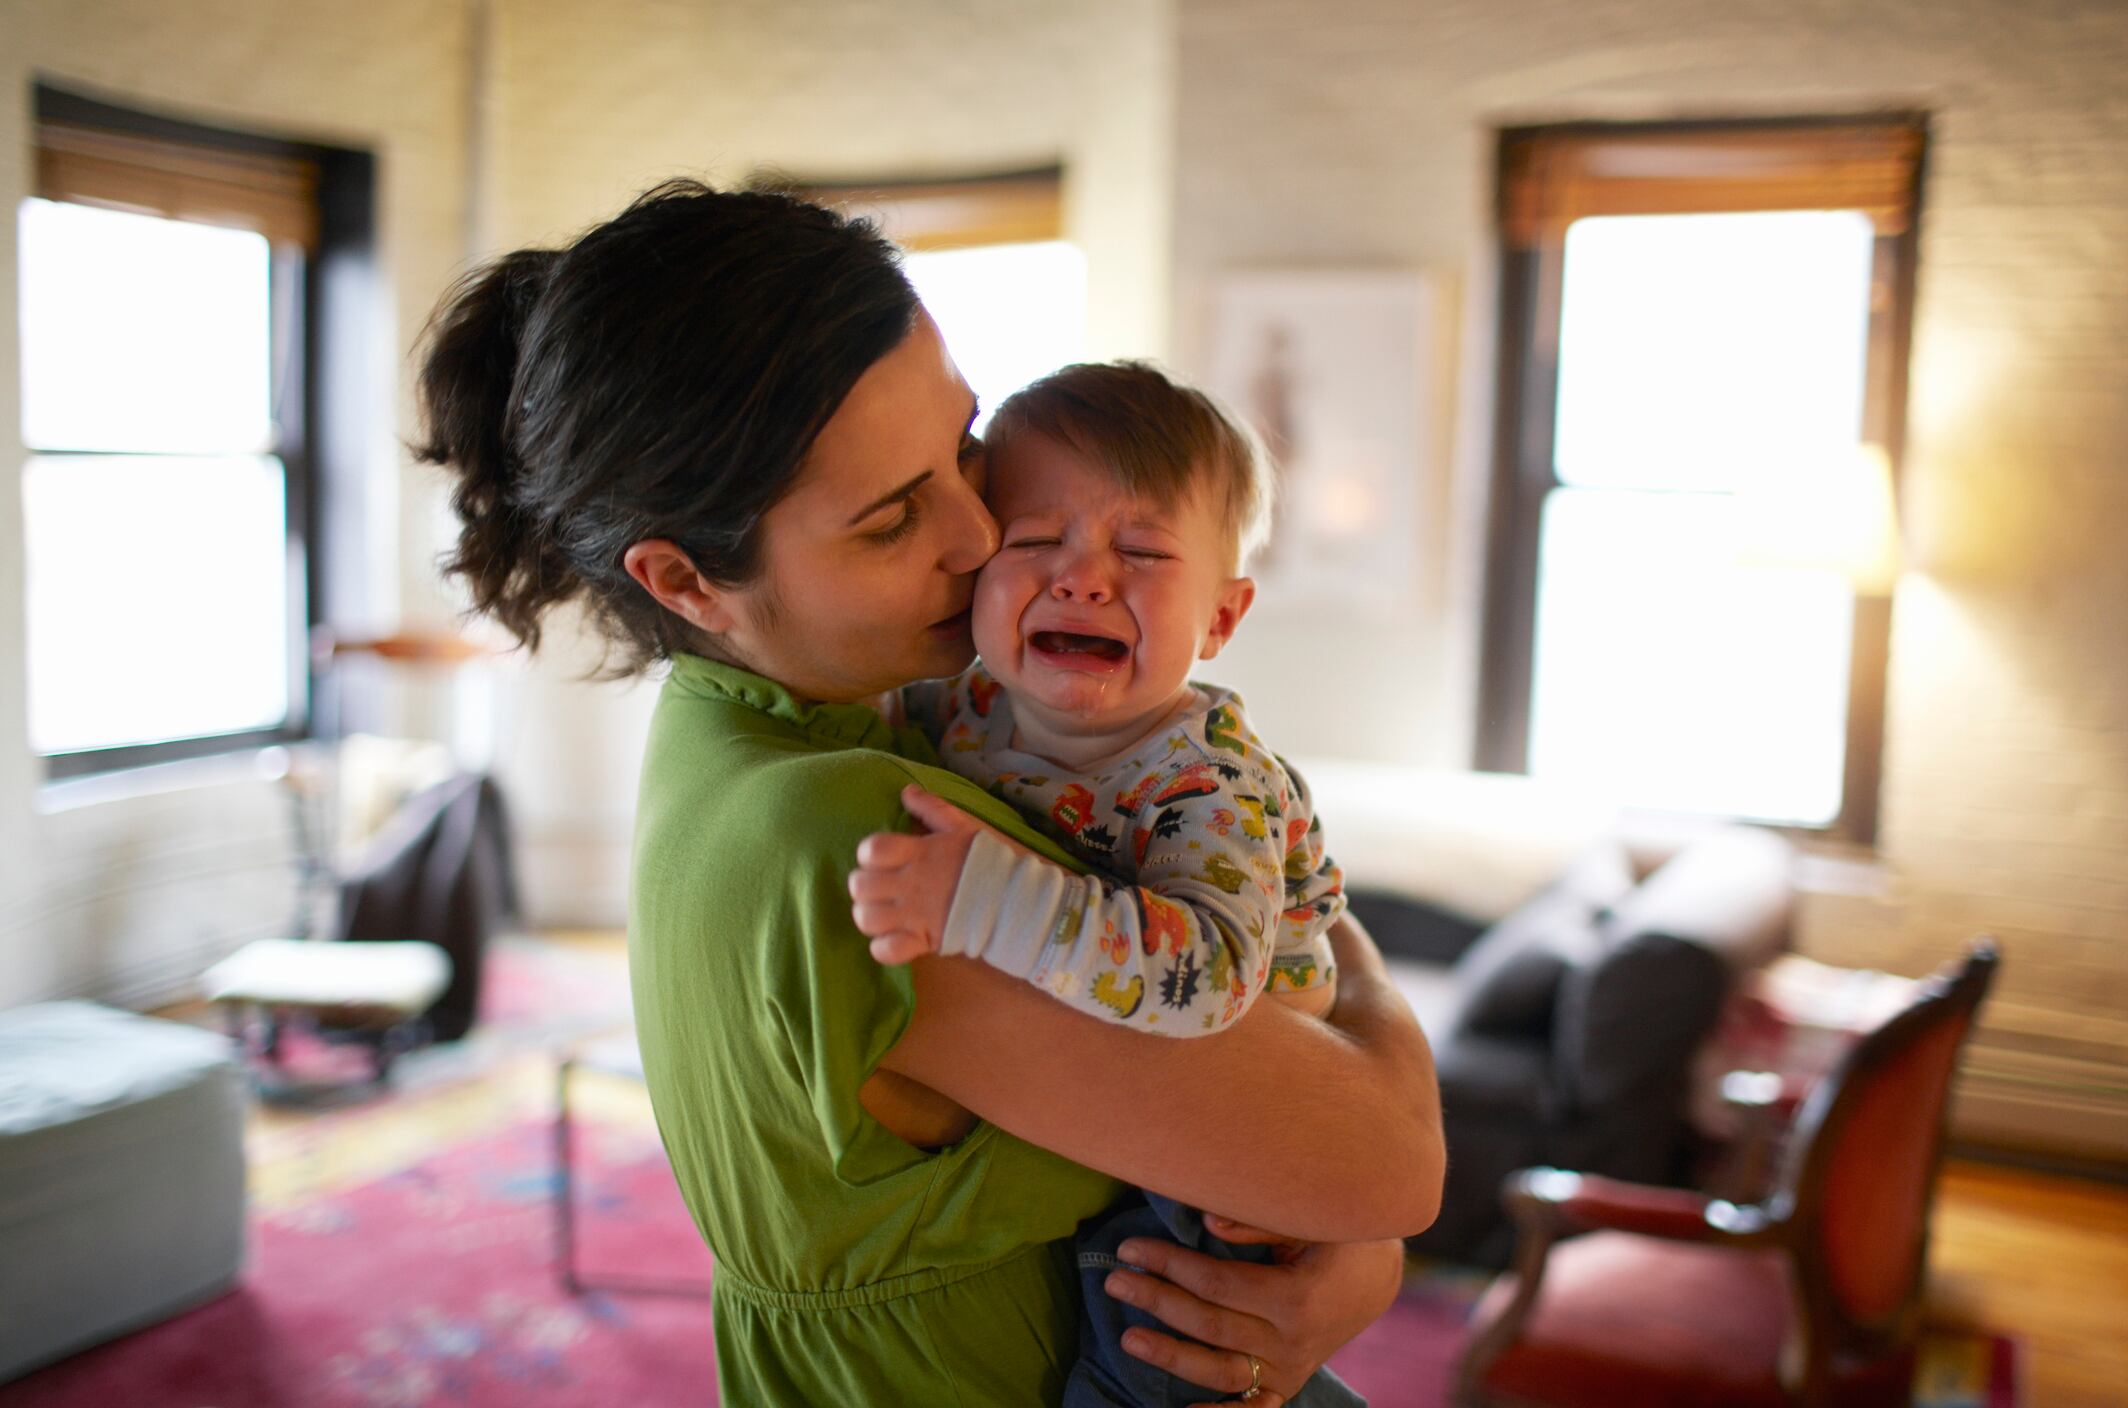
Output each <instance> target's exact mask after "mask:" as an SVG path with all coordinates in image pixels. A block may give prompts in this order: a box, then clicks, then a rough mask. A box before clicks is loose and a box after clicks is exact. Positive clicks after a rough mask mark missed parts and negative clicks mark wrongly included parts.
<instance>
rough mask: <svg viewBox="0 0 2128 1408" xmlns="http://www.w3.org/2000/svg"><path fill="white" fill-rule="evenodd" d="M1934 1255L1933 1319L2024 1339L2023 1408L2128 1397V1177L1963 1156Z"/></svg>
mask: <svg viewBox="0 0 2128 1408" xmlns="http://www.w3.org/2000/svg"><path fill="white" fill-rule="evenodd" d="M1929 1264H1930V1276H1929V1311H1930V1319H1931V1321H1933V1322H1935V1323H1940V1324H1950V1325H1970V1326H1976V1327H1981V1328H1986V1329H1990V1330H1994V1331H1996V1332H1997V1333H2000V1334H2006V1335H2014V1336H2015V1337H2016V1338H2017V1339H2018V1340H2019V1341H2020V1343H2021V1344H2022V1346H2023V1348H2024V1351H2025V1365H2024V1367H2025V1374H2024V1387H2025V1396H2024V1405H2023V1408H2124V1406H2128V1186H2123V1185H2120V1184H2112V1183H2098V1182H2091V1181H2087V1180H2084V1179H2076V1178H2060V1177H2054V1176H2051V1175H2046V1174H2037V1173H2028V1172H2025V1171H2023V1170H2021V1169H2007V1168H1999V1167H1996V1166H1994V1165H1990V1164H1979V1163H1970V1162H1960V1161H1953V1162H1952V1163H1950V1164H1948V1165H1946V1167H1945V1169H1944V1178H1943V1186H1942V1189H1941V1191H1940V1193H1939V1194H1938V1197H1937V1202H1936V1230H1935V1241H1934V1244H1933V1248H1932V1250H1931V1253H1930V1257H1929Z"/></svg>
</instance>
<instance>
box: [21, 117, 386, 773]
mask: <svg viewBox="0 0 2128 1408" xmlns="http://www.w3.org/2000/svg"><path fill="white" fill-rule="evenodd" d="M33 100H34V101H33V107H34V115H35V126H36V141H37V153H36V158H37V166H36V180H35V185H34V188H33V194H35V195H37V196H40V197H43V198H45V199H50V200H67V201H74V202H78V203H82V204H89V205H101V206H105V207H109V208H115V209H123V210H133V211H139V212H144V213H148V214H154V215H161V216H164V217H166V218H171V219H182V220H192V221H197V222H200V223H203V224H215V225H230V226H235V227H238V228H243V229H252V230H256V231H258V232H259V233H261V234H263V235H265V236H266V237H267V238H268V240H269V241H271V242H272V245H273V272H272V278H273V281H274V294H273V297H274V301H275V303H276V304H277V305H278V304H281V303H282V302H283V300H288V301H289V302H291V303H293V304H294V305H295V307H296V308H297V310H298V318H297V319H296V322H297V324H298V326H297V328H296V330H295V336H294V337H293V339H292V340H291V345H287V346H276V348H275V349H274V351H275V357H274V362H275V365H276V367H277V368H279V369H280V370H279V376H280V379H281V383H282V384H281V385H279V386H277V387H276V388H275V396H274V404H275V410H276V427H277V433H276V443H275V446H274V453H275V455H276V456H277V457H278V458H279V459H280V460H281V462H282V464H283V467H284V473H285V486H286V487H285V491H284V492H285V501H286V510H287V527H286V534H287V537H286V541H287V543H288V546H289V548H290V550H291V551H293V552H296V553H298V554H300V555H301V560H302V563H303V596H304V602H303V606H302V609H301V610H298V611H291V612H290V613H289V617H290V619H289V623H288V632H289V640H288V646H289V656H288V658H289V673H290V680H289V683H290V695H289V713H288V715H287V717H286V718H285V719H283V720H282V721H281V722H280V723H279V724H278V725H276V726H273V727H269V728H263V729H252V730H247V731H244V732H241V733H226V734H210V735H203V736H194V737H186V738H175V739H164V740H159V741H157V742H153V743H140V744H127V745H121V746H118V747H111V748H93V749H83V750H79V751H73V752H61V753H47V754H44V755H42V757H43V762H44V766H45V775H46V777H47V779H49V780H51V781H59V780H62V779H67V778H75V777H83V776H88V775H92V774H97V773H105V772H113V771H118V770H120V769H127V768H138V767H147V766H152V765H154V764H158V763H166V762H174V761H177V760H179V759H184V758H196V757H205V756H209V755H213V754H217V753H230V752H240V751H244V750H248V749H254V748H259V747H265V746H270V745H275V744H286V743H292V742H297V741H300V740H303V739H307V738H309V737H311V736H312V731H313V709H312V701H313V700H314V698H315V686H316V677H315V671H314V670H313V668H312V651H311V641H312V638H313V634H314V632H315V630H316V628H317V627H318V625H319V624H320V623H321V622H323V621H326V620H329V619H331V611H332V609H333V607H334V606H335V604H336V603H335V601H334V600H333V597H334V593H335V587H334V585H333V574H332V572H331V571H330V570H329V569H330V567H331V565H332V563H331V558H332V556H333V553H332V550H331V539H332V537H333V534H332V533H331V532H330V531H329V530H328V521H327V515H326V511H325V510H326V505H327V502H328V500H329V499H330V498H331V497H332V495H331V489H332V486H333V484H334V483H336V482H338V483H347V484H352V483H355V482H357V476H359V475H360V474H361V473H362V471H363V468H364V463H363V462H364V459H365V457H366V455H367V449H368V444H369V441H370V431H369V430H368V429H367V427H368V422H369V421H370V420H371V419H372V410H371V406H370V396H369V392H368V386H367V381H368V377H369V374H370V371H369V364H370V363H371V362H373V361H374V357H373V356H372V352H371V347H370V342H371V339H370V338H369V337H368V336H367V333H366V319H365V318H364V317H363V316H362V308H361V306H360V305H361V304H362V302H363V301H364V299H365V298H366V297H367V296H368V295H367V294H364V293H361V292H354V291H352V290H354V289H356V288H360V287H366V286H367V284H368V282H369V280H368V275H369V273H370V272H371V271H373V269H374V267H375V261H376V250H375V246H376V236H375V229H376V196H375V191H376V159H375V157H374V156H373V155H371V154H370V153H368V152H365V151H360V150H355V149H350V148H342V147H331V146H323V145H319V144H316V143H309V142H298V141H289V140H284V139H281V138H277V137H268V136H262V135H259V134H256V133H249V132H240V131H235V130H230V129H224V128H220V127H211V126H206V125H203V124H200V123H196V122H190V121H186V120H182V119H178V118H173V117H167V116H162V115H159V114H154V113H148V112H143V111H139V110H136V109H132V108H128V107H123V106H119V105H117V104H113V103H110V102H106V101H103V100H101V99H98V98H92V97H88V96H86V95H83V94H79V93H74V92H70V91H67V90H64V89H61V88H58V87H54V86H52V85H49V84H46V83H42V82H39V83H36V84H35V85H34V88H33ZM350 276H354V277H350ZM277 336H278V334H277ZM31 453H34V454H38V455H44V456H50V457H53V458H63V457H66V456H69V455H80V456H82V457H84V458H86V457H88V456H90V455H93V454H95V453H97V452H93V451H87V452H84V451H45V450H32V451H31Z"/></svg>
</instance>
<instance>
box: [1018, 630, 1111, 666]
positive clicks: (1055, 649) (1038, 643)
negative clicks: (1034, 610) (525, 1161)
mask: <svg viewBox="0 0 2128 1408" xmlns="http://www.w3.org/2000/svg"><path fill="white" fill-rule="evenodd" d="M1027 643H1028V645H1030V646H1032V647H1033V648H1034V650H1035V653H1036V654H1038V655H1040V656H1042V657H1043V658H1045V659H1047V660H1049V661H1051V662H1052V663H1055V664H1064V665H1070V664H1077V665H1094V664H1114V663H1115V662H1116V661H1119V660H1122V659H1123V658H1124V657H1125V656H1127V655H1129V654H1130V647H1129V646H1128V645H1125V644H1124V643H1123V642H1122V641H1120V640H1117V639H1115V638H1114V637H1112V636H1100V635H1087V634H1083V633H1081V632H1078V631H1036V632H1035V633H1034V634H1033V635H1031V636H1029V637H1028V638H1027Z"/></svg>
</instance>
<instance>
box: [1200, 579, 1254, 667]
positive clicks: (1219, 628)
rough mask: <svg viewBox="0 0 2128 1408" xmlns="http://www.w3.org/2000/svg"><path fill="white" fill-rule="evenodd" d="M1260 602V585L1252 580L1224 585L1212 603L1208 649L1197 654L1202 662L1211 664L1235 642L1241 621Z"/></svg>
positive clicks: (1230, 580) (1205, 633) (1236, 581)
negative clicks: (1258, 599)
mask: <svg viewBox="0 0 2128 1408" xmlns="http://www.w3.org/2000/svg"><path fill="white" fill-rule="evenodd" d="M1255 601H1256V582H1255V580H1254V579H1253V578H1249V577H1230V578H1228V579H1227V580H1226V581H1225V582H1222V583H1221V584H1220V587H1219V594H1218V595H1217V596H1215V597H1214V598H1213V599H1212V620H1211V624H1210V625H1209V626H1207V627H1206V628H1205V632H1204V649H1202V650H1200V651H1198V652H1197V658H1198V659H1199V660H1209V659H1211V658H1212V657H1213V656H1215V655H1217V654H1218V653H1219V652H1220V650H1221V649H1223V648H1224V647H1225V645H1226V643H1227V642H1228V641H1229V640H1231V639H1233V636H1234V630H1235V628H1236V627H1238V626H1239V625H1240V624H1241V618H1242V617H1244V616H1246V615H1248V614H1249V607H1250V606H1251V605H1253V604H1254V603H1255Z"/></svg>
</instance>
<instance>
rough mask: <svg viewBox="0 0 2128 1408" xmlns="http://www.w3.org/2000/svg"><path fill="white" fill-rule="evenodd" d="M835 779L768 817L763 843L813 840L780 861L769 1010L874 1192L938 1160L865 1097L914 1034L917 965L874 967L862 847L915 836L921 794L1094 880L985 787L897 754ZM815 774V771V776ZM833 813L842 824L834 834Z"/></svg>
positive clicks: (818, 1114)
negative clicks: (857, 882)
mask: <svg viewBox="0 0 2128 1408" xmlns="http://www.w3.org/2000/svg"><path fill="white" fill-rule="evenodd" d="M821 764H823V765H824V770H827V771H830V772H831V773H832V776H828V777H818V776H816V777H809V778H807V779H806V780H805V783H804V786H803V787H802V788H801V789H792V790H787V791H785V792H784V795H785V796H787V797H791V798H793V799H801V798H802V799H803V804H799V805H794V806H793V807H791V808H790V809H789V810H790V811H791V812H793V813H795V814H789V815H784V816H777V815H774V814H773V813H774V812H775V811H778V810H784V809H783V808H769V809H765V811H766V812H767V813H768V814H764V815H762V816H760V817H759V820H758V825H759V828H760V831H759V834H762V835H764V836H778V835H781V836H788V837H794V838H795V837H810V838H813V839H812V843H811V844H803V843H801V844H796V845H793V846H792V847H791V851H790V853H789V854H787V855H785V856H784V857H782V858H781V860H780V861H779V865H780V868H781V872H782V873H781V875H780V880H781V882H782V884H783V885H784V886H786V887H787V888H786V889H785V891H784V895H783V901H784V906H783V907H784V917H783V921H782V922H780V923H777V924H774V925H771V926H770V932H768V933H765V934H764V935H763V936H762V942H763V944H764V946H765V951H764V952H763V954H762V963H763V971H764V973H765V974H766V975H767V978H768V988H769V993H768V999H769V1002H768V1005H769V1009H770V1011H771V1012H772V1013H773V1017H774V1020H775V1021H776V1022H777V1023H778V1025H779V1026H780V1027H781V1029H782V1033H783V1038H784V1040H783V1043H782V1045H783V1046H784V1048H785V1049H786V1050H787V1051H789V1052H790V1053H791V1059H792V1060H794V1061H795V1062H796V1063H797V1065H798V1070H797V1072H796V1074H797V1076H798V1078H799V1081H800V1083H801V1084H802V1086H803V1088H804V1090H805V1092H806V1097H807V1100H808V1102H809V1104H810V1107H811V1114H812V1118H813V1120H814V1122H815V1123H816V1124H817V1125H818V1126H819V1129H820V1133H821V1137H822V1139H823V1141H824V1143H825V1146H826V1148H827V1150H828V1153H829V1156H830V1158H831V1159H832V1161H833V1165H834V1170H835V1175H836V1177H837V1178H839V1179H841V1180H842V1181H843V1182H845V1183H850V1184H859V1185H861V1184H865V1183H869V1182H872V1181H874V1180H876V1179H880V1178H884V1177H887V1176H889V1175H891V1174H893V1173H896V1172H898V1171H900V1170H902V1169H905V1168H907V1167H908V1166H909V1165H910V1164H912V1163H915V1162H918V1161H920V1160H922V1159H925V1158H929V1157H931V1154H930V1153H929V1152H928V1151H925V1150H921V1149H917V1148H915V1147H914V1146H912V1145H910V1144H908V1143H906V1142H904V1141H903V1140H902V1139H900V1138H899V1137H898V1136H896V1135H894V1134H893V1133H891V1132H889V1131H888V1130H887V1129H886V1127H885V1126H883V1125H881V1124H880V1123H879V1122H878V1121H877V1120H875V1119H873V1118H872V1117H871V1115H870V1114H869V1113H868V1112H866V1110H865V1109H864V1107H863V1105H862V1104H861V1103H860V1102H859V1100H858V1091H859V1090H860V1089H861V1088H862V1087H863V1085H864V1083H865V1080H866V1079H867V1078H868V1077H869V1076H870V1075H871V1074H872V1072H873V1071H874V1070H876V1069H877V1068H878V1066H879V1063H880V1060H881V1059H882V1058H883V1057H884V1056H885V1055H886V1053H887V1051H888V1050H889V1049H890V1048H892V1047H893V1045H894V1043H895V1042H897V1041H899V1040H900V1039H901V1034H902V1032H903V1031H905V1030H906V1029H907V1028H908V1025H909V1016H910V1014H911V1013H912V1012H913V1011H914V1010H915V1005H916V994H915V989H914V987H913V985H912V983H911V979H910V975H909V969H908V968H907V966H906V965H898V964H897V965H888V964H881V963H879V962H877V961H875V960H874V959H873V957H872V954H871V950H870V948H869V946H868V940H867V939H866V937H865V936H864V934H862V933H861V932H859V930H858V928H857V925H856V922H855V921H854V920H853V919H852V918H851V915H850V892H849V875H850V871H851V870H852V869H853V868H854V867H855V865H856V860H857V843H858V842H859V841H861V840H862V839H864V837H866V836H867V835H870V834H871V833H873V832H875V831H895V830H899V831H906V830H909V829H910V828H911V826H912V825H913V823H912V822H911V820H910V817H909V814H908V812H907V811H906V810H904V809H903V807H902V805H901V789H902V787H904V786H905V785H907V784H908V783H910V782H916V783H919V784H921V785H923V786H925V787H927V788H929V789H930V790H932V791H934V792H937V793H938V794H939V795H940V796H942V797H944V798H946V799H947V800H948V801H951V802H953V803H954V804H955V805H957V806H960V807H962V808H963V809H965V810H966V811H968V812H970V813H972V814H974V815H975V816H977V817H980V818H981V819H982V820H984V821H986V822H989V823H990V824H991V825H993V826H996V827H997V828H998V829H999V830H1001V831H1003V832H1005V833H1006V834H1007V835H1010V836H1011V837H1013V839H1015V840H1017V841H1019V842H1021V843H1022V844H1024V845H1027V846H1029V847H1030V848H1032V849H1035V850H1037V851H1039V852H1040V853H1042V854H1044V855H1047V856H1049V857H1051V858H1052V859H1055V860H1057V861H1058V862H1059V863H1060V864H1064V865H1069V866H1070V867H1071V868H1072V869H1074V870H1080V869H1083V867H1081V866H1079V865H1078V864H1077V862H1075V861H1073V860H1071V858H1070V857H1068V856H1067V855H1065V854H1064V853H1063V852H1062V851H1060V850H1059V849H1058V848H1057V846H1056V845H1055V844H1054V843H1053V842H1051V841H1049V840H1048V839H1047V838H1046V837H1043V836H1041V835H1040V834H1039V833H1037V832H1035V831H1033V830H1032V829H1030V828H1029V827H1028V826H1027V824H1026V823H1025V822H1024V821H1023V820H1021V818H1020V816H1019V814H1018V813H1017V812H1015V811H1013V809H1012V808H1011V807H1010V806H1009V805H1007V804H1006V803H1004V802H1002V801H999V800H998V799H997V798H995V797H992V796H990V795H989V794H988V793H986V792H984V791H983V790H982V789H981V788H978V787H976V786H975V785H974V784H973V783H971V782H969V781H967V779H965V778H962V777H960V776H958V775H956V774H954V773H951V772H948V771H946V770H945V769H943V768H934V767H929V766H926V765H923V764H920V763H912V762H909V761H907V760H905V759H901V758H897V757H894V756H893V755H891V754H886V753H874V752H864V751H851V752H846V753H840V754H836V755H833V756H832V758H830V759H823V760H821ZM808 771H812V769H808ZM823 812H827V813H830V814H831V824H829V825H827V826H823V825H822V824H821V822H822V819H823Z"/></svg>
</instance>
